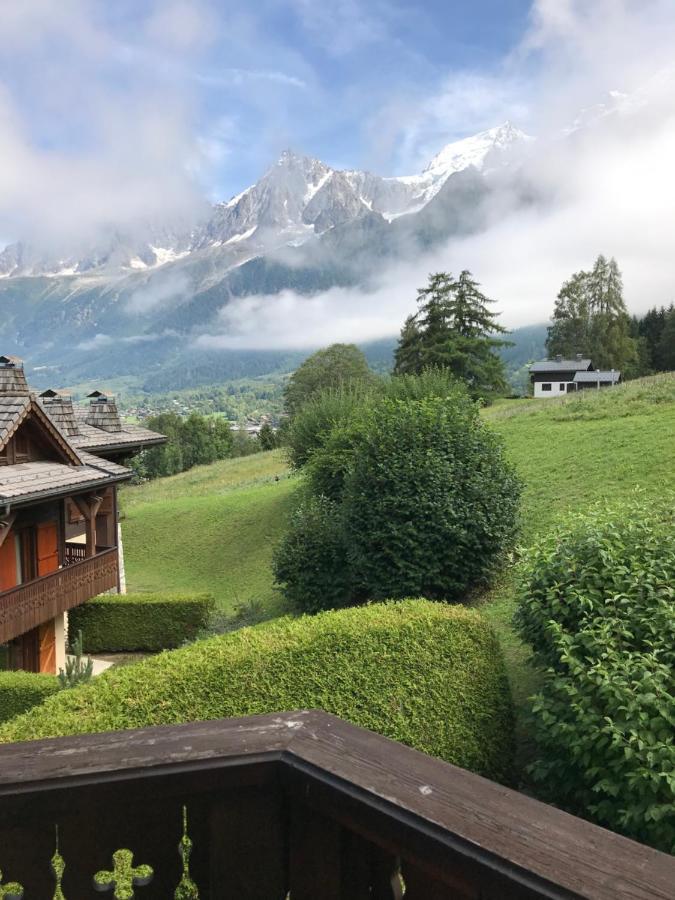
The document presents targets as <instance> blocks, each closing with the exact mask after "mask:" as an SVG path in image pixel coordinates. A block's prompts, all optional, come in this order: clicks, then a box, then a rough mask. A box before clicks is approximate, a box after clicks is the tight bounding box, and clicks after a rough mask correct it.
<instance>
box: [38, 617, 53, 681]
mask: <svg viewBox="0 0 675 900" xmlns="http://www.w3.org/2000/svg"><path fill="white" fill-rule="evenodd" d="M38 640H39V643H40V651H39V653H40V671H41V672H45V673H47V674H48V675H56V628H55V627H54V619H52V620H51V622H45V623H44V625H40V626H39V629H38Z"/></svg>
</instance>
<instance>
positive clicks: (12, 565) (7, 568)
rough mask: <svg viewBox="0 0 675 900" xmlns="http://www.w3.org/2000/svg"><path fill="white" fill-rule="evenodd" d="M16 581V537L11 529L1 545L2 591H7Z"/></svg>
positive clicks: (0, 585)
mask: <svg viewBox="0 0 675 900" xmlns="http://www.w3.org/2000/svg"><path fill="white" fill-rule="evenodd" d="M16 583H17V577H16V537H15V535H14V534H13V532H11V531H10V533H9V534H8V535H7V537H6V538H5V540H4V541H3V542H2V546H0V591H7V590H9V589H10V588H13V587H15V586H16Z"/></svg>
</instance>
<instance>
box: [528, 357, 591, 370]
mask: <svg viewBox="0 0 675 900" xmlns="http://www.w3.org/2000/svg"><path fill="white" fill-rule="evenodd" d="M592 366H593V363H592V362H591V360H590V359H543V360H541V361H540V362H536V363H532V365H531V366H530V372H581V371H587V370H588V369H590V368H592Z"/></svg>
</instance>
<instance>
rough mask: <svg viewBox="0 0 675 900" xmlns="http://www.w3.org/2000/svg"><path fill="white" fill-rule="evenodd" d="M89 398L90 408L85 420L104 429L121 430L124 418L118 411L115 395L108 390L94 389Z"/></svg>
mask: <svg viewBox="0 0 675 900" xmlns="http://www.w3.org/2000/svg"><path fill="white" fill-rule="evenodd" d="M87 396H88V398H89V410H88V411H87V417H86V418H85V420H84V421H85V422H86V423H87V425H91V426H92V427H93V428H100V429H101V430H102V431H121V430H122V420H121V419H120V414H119V413H118V411H117V403H116V402H115V397H114V395H113V394H111V393H110V392H108V391H92V392H91V394H88V395H87Z"/></svg>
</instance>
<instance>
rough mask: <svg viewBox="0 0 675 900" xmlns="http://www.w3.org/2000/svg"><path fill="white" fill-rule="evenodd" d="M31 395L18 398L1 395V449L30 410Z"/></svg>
mask: <svg viewBox="0 0 675 900" xmlns="http://www.w3.org/2000/svg"><path fill="white" fill-rule="evenodd" d="M30 404H31V398H30V394H27V395H26V396H25V397H16V396H10V395H6V394H0V447H4V446H5V444H6V443H7V441H8V440H9V439H10V438H11V436H12V435H13V434H14V432H15V431H16V429H17V428H18V427H19V425H20V424H21V423H22V422H23V420H24V419H25V418H26V415H27V413H28V410H29V409H30Z"/></svg>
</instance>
